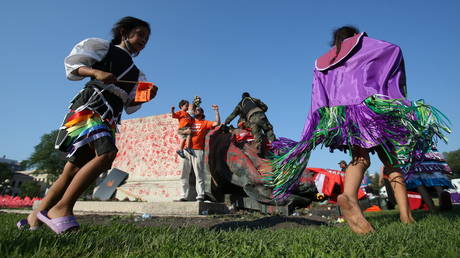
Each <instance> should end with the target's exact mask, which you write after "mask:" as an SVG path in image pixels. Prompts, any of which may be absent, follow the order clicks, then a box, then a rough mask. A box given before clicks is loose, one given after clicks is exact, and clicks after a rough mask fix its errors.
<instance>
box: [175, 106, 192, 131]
mask: <svg viewBox="0 0 460 258" xmlns="http://www.w3.org/2000/svg"><path fill="white" fill-rule="evenodd" d="M172 118H177V119H178V120H179V129H180V128H184V127H186V126H191V125H192V121H193V118H192V117H191V116H190V114H189V113H188V112H187V111H183V110H179V111H177V112H176V113H174V114H173V115H172Z"/></svg>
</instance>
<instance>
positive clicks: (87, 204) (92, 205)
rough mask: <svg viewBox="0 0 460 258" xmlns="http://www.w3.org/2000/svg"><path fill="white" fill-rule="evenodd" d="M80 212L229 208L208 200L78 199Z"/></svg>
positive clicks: (185, 211) (167, 212) (216, 210)
mask: <svg viewBox="0 0 460 258" xmlns="http://www.w3.org/2000/svg"><path fill="white" fill-rule="evenodd" d="M74 211H75V212H78V213H96V214H104V213H109V214H113V213H120V214H144V213H148V214H151V215H153V216H168V215H175V216H193V215H208V214H225V213H228V208H227V206H226V205H225V204H223V203H207V202H96V201H94V202H93V201H78V202H77V203H76V205H75V208H74Z"/></svg>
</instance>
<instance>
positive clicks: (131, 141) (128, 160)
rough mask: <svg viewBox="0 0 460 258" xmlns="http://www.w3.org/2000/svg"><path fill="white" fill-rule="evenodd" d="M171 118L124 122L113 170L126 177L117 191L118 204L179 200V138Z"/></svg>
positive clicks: (151, 117) (169, 116) (167, 116)
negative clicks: (128, 201)
mask: <svg viewBox="0 0 460 258" xmlns="http://www.w3.org/2000/svg"><path fill="white" fill-rule="evenodd" d="M177 125H178V123H177V120H176V119H172V118H171V115H170V114H163V115H157V116H149V117H143V118H136V119H128V120H123V121H122V122H121V126H120V133H119V134H117V147H118V154H117V158H116V159H115V161H114V163H113V167H115V168H118V169H120V170H123V171H125V172H127V173H129V177H128V179H127V183H126V184H124V185H122V186H121V187H119V188H118V190H117V193H116V197H117V198H118V199H120V200H123V199H126V198H128V199H130V200H135V199H137V200H142V201H149V202H170V201H171V200H174V199H179V198H180V193H181V191H180V174H181V168H180V159H181V158H180V157H179V156H178V155H177V154H176V150H177V149H178V147H179V143H180V138H179V136H178V135H177Z"/></svg>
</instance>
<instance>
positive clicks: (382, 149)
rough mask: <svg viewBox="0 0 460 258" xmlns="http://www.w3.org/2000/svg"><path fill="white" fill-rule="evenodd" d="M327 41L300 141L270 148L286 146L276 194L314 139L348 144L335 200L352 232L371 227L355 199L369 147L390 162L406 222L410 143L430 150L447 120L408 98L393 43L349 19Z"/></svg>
mask: <svg viewBox="0 0 460 258" xmlns="http://www.w3.org/2000/svg"><path fill="white" fill-rule="evenodd" d="M332 46H333V47H332V49H331V50H330V51H328V52H327V53H326V54H324V55H323V56H321V57H320V58H318V59H317V60H316V64H315V70H314V78H313V84H312V97H311V109H310V112H309V114H308V118H307V120H306V123H305V127H304V129H303V132H302V136H301V140H300V142H298V143H296V142H293V141H292V140H289V139H286V138H282V139H280V141H278V142H275V143H274V144H273V147H274V149H275V151H274V152H275V153H279V152H277V150H276V149H277V148H280V149H282V150H284V152H283V153H282V154H281V155H279V156H278V157H277V158H276V159H275V160H274V161H273V171H272V173H271V180H272V181H271V182H272V186H273V187H274V189H273V195H274V197H275V198H285V197H286V196H287V195H288V194H289V193H290V191H291V189H293V188H294V187H295V186H296V184H297V183H298V178H299V177H300V175H301V174H302V172H303V171H304V169H305V168H306V166H307V163H308V159H309V156H310V153H311V151H312V150H313V149H314V148H315V147H316V146H318V145H323V146H326V147H329V148H330V149H331V150H334V149H338V150H342V151H350V152H351V155H352V161H351V163H350V165H349V166H348V168H347V170H346V178H345V185H344V192H343V194H341V195H340V196H339V197H338V204H339V205H340V208H341V210H342V214H343V215H344V217H345V219H346V220H347V222H348V224H349V226H350V228H351V229H352V230H353V231H354V232H356V233H359V234H365V233H368V232H370V231H373V228H372V226H371V225H370V224H369V222H368V221H367V220H366V219H365V218H364V215H363V213H362V211H361V210H360V208H359V206H358V199H357V192H358V189H359V186H360V182H361V180H362V178H363V174H364V172H365V171H366V169H367V168H368V167H369V165H370V158H369V153H370V152H374V151H375V152H377V154H378V156H379V158H380V160H381V161H382V162H383V163H384V164H385V166H386V167H387V168H388V176H389V178H390V181H391V184H392V187H393V188H394V192H395V197H396V201H397V203H398V207H399V211H400V219H401V221H402V222H403V223H411V222H413V218H412V216H411V212H410V210H409V206H408V200H407V194H406V187H405V184H404V177H403V174H402V171H401V166H405V165H407V164H410V162H411V161H412V159H413V157H414V151H415V150H419V151H423V152H425V151H427V150H429V146H432V145H431V144H432V141H433V139H434V138H436V137H440V138H442V139H444V136H443V132H449V128H448V127H447V126H446V125H445V123H444V122H443V120H442V119H441V118H442V115H441V114H440V113H439V112H438V111H436V109H434V108H432V107H430V106H428V105H426V104H424V103H423V102H422V101H417V102H412V103H411V102H410V101H408V100H407V99H406V80H405V79H406V78H405V72H404V59H403V55H402V52H401V49H400V48H399V47H398V46H396V45H394V44H391V43H388V42H385V41H382V40H377V39H373V38H371V37H368V36H367V35H366V33H359V31H358V30H357V29H355V28H353V27H348V26H347V27H342V28H339V29H337V30H336V31H334V33H333V42H332ZM287 146H288V147H289V148H287Z"/></svg>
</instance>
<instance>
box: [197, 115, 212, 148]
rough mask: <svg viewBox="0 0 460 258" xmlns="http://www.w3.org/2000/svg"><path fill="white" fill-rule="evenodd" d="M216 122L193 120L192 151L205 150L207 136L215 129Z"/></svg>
mask: <svg viewBox="0 0 460 258" xmlns="http://www.w3.org/2000/svg"><path fill="white" fill-rule="evenodd" d="M213 123H214V122H211V121H208V120H197V119H195V120H193V123H192V149H194V150H204V141H205V137H206V134H207V133H208V132H209V130H211V129H212V128H214V127H213V126H212V124H213Z"/></svg>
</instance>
